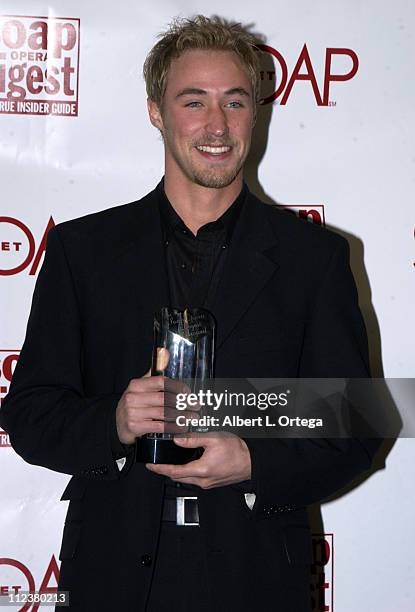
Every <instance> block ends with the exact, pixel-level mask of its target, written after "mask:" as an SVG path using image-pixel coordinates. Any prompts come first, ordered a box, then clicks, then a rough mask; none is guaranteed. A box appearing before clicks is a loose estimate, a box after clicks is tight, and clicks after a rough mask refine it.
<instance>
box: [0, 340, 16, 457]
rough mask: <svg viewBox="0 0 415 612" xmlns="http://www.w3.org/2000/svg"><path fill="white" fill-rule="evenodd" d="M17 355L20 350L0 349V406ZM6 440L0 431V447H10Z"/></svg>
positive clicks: (5, 393) (7, 390)
mask: <svg viewBox="0 0 415 612" xmlns="http://www.w3.org/2000/svg"><path fill="white" fill-rule="evenodd" d="M19 355H20V350H16V351H11V350H8V349H0V406H1V404H2V402H3V399H4V398H5V397H6V395H7V393H8V392H9V386H10V383H11V381H12V376H13V372H14V368H15V367H16V363H17V361H18V359H19ZM6 438H7V439H6ZM8 438H9V437H8V436H7V434H5V433H4V432H3V430H2V429H0V447H2V446H10V442H9V439H8Z"/></svg>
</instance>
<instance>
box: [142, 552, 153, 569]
mask: <svg viewBox="0 0 415 612" xmlns="http://www.w3.org/2000/svg"><path fill="white" fill-rule="evenodd" d="M152 561H153V559H152V558H151V556H150V555H141V559H140V563H141V565H142V566H143V567H150V565H151V563H152Z"/></svg>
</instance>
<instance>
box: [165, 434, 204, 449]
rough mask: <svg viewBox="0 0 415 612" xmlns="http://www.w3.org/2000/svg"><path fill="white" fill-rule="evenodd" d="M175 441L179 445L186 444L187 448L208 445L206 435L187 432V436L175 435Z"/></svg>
mask: <svg viewBox="0 0 415 612" xmlns="http://www.w3.org/2000/svg"><path fill="white" fill-rule="evenodd" d="M173 439H174V442H175V444H177V445H178V446H184V447H185V448H200V447H201V446H206V437H203V438H202V436H192V435H191V434H190V435H189V434H187V435H185V436H183V435H181V436H174V438H173Z"/></svg>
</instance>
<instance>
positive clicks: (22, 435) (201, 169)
mask: <svg viewBox="0 0 415 612" xmlns="http://www.w3.org/2000/svg"><path fill="white" fill-rule="evenodd" d="M253 42H254V41H253V39H252V38H251V37H250V36H249V35H248V34H247V33H246V32H245V31H244V30H243V29H242V28H241V27H239V26H231V25H229V24H226V23H224V22H222V21H220V20H219V19H216V18H215V19H208V18H205V17H201V16H199V17H197V18H195V19H194V20H182V21H176V22H175V23H174V24H173V25H172V26H171V28H170V29H169V31H168V32H167V33H166V34H165V35H164V36H163V37H162V38H161V39H160V41H159V42H158V43H157V44H156V45H155V47H154V48H153V49H152V51H151V52H150V54H149V56H148V58H147V60H146V64H145V77H146V85H147V92H148V110H149V116H150V120H151V122H152V124H153V125H154V126H155V127H156V128H157V129H158V130H160V132H161V134H162V137H163V141H164V151H165V175H164V180H163V181H162V182H161V183H160V184H159V185H158V186H157V188H156V189H155V190H154V191H153V192H151V193H150V194H148V195H147V196H145V197H144V198H143V199H142V200H140V201H139V202H134V203H132V204H128V205H125V206H121V207H117V208H113V209H110V210H108V211H104V212H102V213H98V214H94V215H89V216H87V217H84V218H82V219H78V220H74V221H71V222H67V223H63V224H61V225H58V226H57V227H56V228H55V229H53V230H51V232H50V233H49V237H48V248H47V252H46V257H45V263H44V266H43V268H42V271H41V273H40V275H39V279H38V282H37V286H36V290H35V294H34V298H33V305H32V311H31V315H30V319H29V323H28V329H27V336H26V341H25V344H24V347H23V350H22V353H21V357H20V361H19V363H18V366H17V368H16V372H15V376H14V379H13V383H12V386H11V390H10V393H9V396H8V398H7V400H6V402H5V403H4V407H3V409H2V412H1V424H2V426H3V427H4V428H5V429H6V430H7V431H8V432H9V434H10V437H11V441H12V444H13V446H14V448H15V449H16V451H17V452H18V453H20V454H21V455H22V456H23V457H24V458H25V459H26V460H27V461H28V462H30V463H35V464H38V465H43V466H45V467H48V468H50V469H53V470H57V471H61V472H64V473H67V474H72V475H73V476H74V477H73V478H72V480H71V481H70V483H69V485H68V487H67V489H66V490H65V492H64V494H63V496H62V499H64V500H70V505H69V510H68V514H67V518H66V523H65V529H64V535H63V542H62V549H61V553H60V559H61V560H62V566H61V578H60V588H61V589H62V590H68V591H69V592H70V598H71V609H74V610H88V611H93V610H100V611H103V610H108V611H109V610H111V611H113V610H123V611H129V610H131V611H132V610H148V611H150V612H155V611H156V612H163V610H167V609H169V610H170V609H171V608H172V607H174V609H177V610H198V611H204V610H215V611H216V610H217V611H219V610H223V611H233V610H235V611H238V612H243V611H246V612H248V611H249V612H252V611H253V610H261V611H271V610H281V611H284V612H287V611H289V610H292V611H295V612H303V611H304V612H305V611H306V610H309V609H310V604H309V586H308V581H309V565H310V561H311V556H310V531H309V526H308V521H307V513H306V506H307V505H308V504H311V503H313V502H316V501H319V500H321V499H323V498H324V497H326V496H328V495H330V494H332V493H334V492H335V491H336V490H337V489H339V488H340V487H342V486H343V485H345V484H346V483H347V482H349V481H350V480H351V479H352V478H354V477H355V476H356V475H357V474H359V473H360V472H362V471H363V470H366V469H368V468H369V467H370V465H371V459H372V455H373V451H374V447H373V446H372V445H370V444H369V442H362V441H357V440H294V439H292V440H259V439H246V440H243V439H241V438H239V437H237V436H226V437H219V436H215V437H208V436H207V437H206V438H203V440H202V441H201V439H200V438H198V439H197V440H195V439H193V438H191V437H189V438H178V439H177V440H176V443H177V444H179V445H183V446H189V447H191V446H194V447H196V446H201V445H202V446H203V449H204V452H203V455H202V457H201V458H200V459H198V460H195V461H192V462H190V463H188V464H186V465H182V466H173V465H158V466H155V465H142V464H139V463H136V462H135V461H134V454H133V452H132V449H133V448H134V446H133V445H134V441H135V439H136V438H137V437H140V436H142V435H144V434H146V433H148V432H161V431H163V429H164V411H163V404H164V401H165V393H163V389H164V381H163V379H162V378H161V377H151V376H148V375H145V373H146V372H148V369H149V365H150V363H149V362H150V355H151V349H152V322H153V315H154V312H156V311H157V310H159V309H160V307H161V306H165V305H171V306H174V307H178V308H183V307H185V306H203V307H205V308H208V310H210V311H211V312H212V313H213V315H214V316H215V318H216V321H217V350H216V367H215V371H216V376H217V377H233V378H236V377H297V376H300V377H346V376H347V377H362V376H363V377H364V376H367V374H368V369H367V346H366V344H367V343H366V334H365V330H364V325H363V322H362V318H361V315H360V312H359V309H358V306H357V296H356V290H355V286H354V283H353V280H352V276H351V273H350V269H349V267H348V250H347V244H346V242H345V241H344V240H343V239H341V238H340V237H338V236H336V235H335V234H332V233H330V232H328V231H325V230H322V229H320V228H316V227H313V226H311V225H310V224H307V223H303V222H301V221H298V220H297V219H294V218H292V217H291V216H290V215H286V214H284V213H281V212H279V211H277V210H275V209H273V208H271V207H269V206H266V205H265V204H263V203H261V202H260V201H259V200H257V199H256V198H255V197H254V196H253V195H252V194H251V193H250V192H249V190H248V189H247V187H246V186H245V185H244V183H243V166H244V162H245V160H246V157H247V155H248V151H249V147H250V142H251V134H252V129H253V126H254V122H255V102H256V99H257V95H258V74H259V69H258V60H257V56H256V51H255V50H254V49H253V46H252V45H253ZM98 252H99V253H100V258H99V260H97V258H96V253H98ZM304 262H307V266H304ZM117 460H120V461H118V463H117ZM122 463H124V466H123V467H122V469H119V468H120V467H121V466H122ZM188 497H192V498H197V499H196V500H194V499H193V500H190V501H189V502H188V500H186V499H184V498H188ZM247 500H248V503H247ZM179 504H182V506H183V505H184V506H185V509H184V512H185V513H186V512H187V513H191V515H192V516H191V518H190V519H189V518H185V519H184V520H181V521H179V520H178V518H177V517H178V513H177V512H176V510H177V508H178V507H179ZM182 519H183V517H182ZM188 522H190V523H192V524H191V525H187V524H183V523H188ZM178 523H179V524H178Z"/></svg>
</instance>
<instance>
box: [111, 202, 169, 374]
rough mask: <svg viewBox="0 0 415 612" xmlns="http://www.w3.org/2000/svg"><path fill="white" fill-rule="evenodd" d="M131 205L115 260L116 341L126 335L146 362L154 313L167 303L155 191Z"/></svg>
mask: <svg viewBox="0 0 415 612" xmlns="http://www.w3.org/2000/svg"><path fill="white" fill-rule="evenodd" d="M130 206H131V215H130V216H129V218H128V223H127V224H126V226H125V227H124V231H123V236H122V240H120V241H122V243H123V248H122V251H121V252H119V253H118V255H117V257H116V259H115V261H114V264H115V266H114V274H116V275H118V278H117V280H116V285H117V287H118V289H117V291H118V302H119V317H120V329H121V330H123V331H122V337H121V338H120V339H119V340H120V343H121V345H122V346H124V347H125V345H126V343H127V340H126V339H127V337H128V336H129V337H130V338H131V340H130V342H131V345H132V347H134V346H135V345H136V347H137V348H136V350H137V351H144V353H145V359H146V360H147V361H148V360H149V358H150V354H151V346H152V343H153V320H154V313H155V312H156V311H158V310H160V308H161V307H162V306H166V305H167V304H168V303H169V291H168V282H167V275H166V269H165V264H164V250H163V242H162V231H161V223H160V214H159V209H158V200H157V194H156V192H154V191H153V192H151V193H150V194H148V195H147V196H146V197H145V198H144V199H143V200H142V201H140V202H136V203H134V204H132V205H130ZM124 350H125V349H124ZM140 354H141V353H140ZM134 359H136V357H134ZM147 361H146V363H147Z"/></svg>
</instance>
